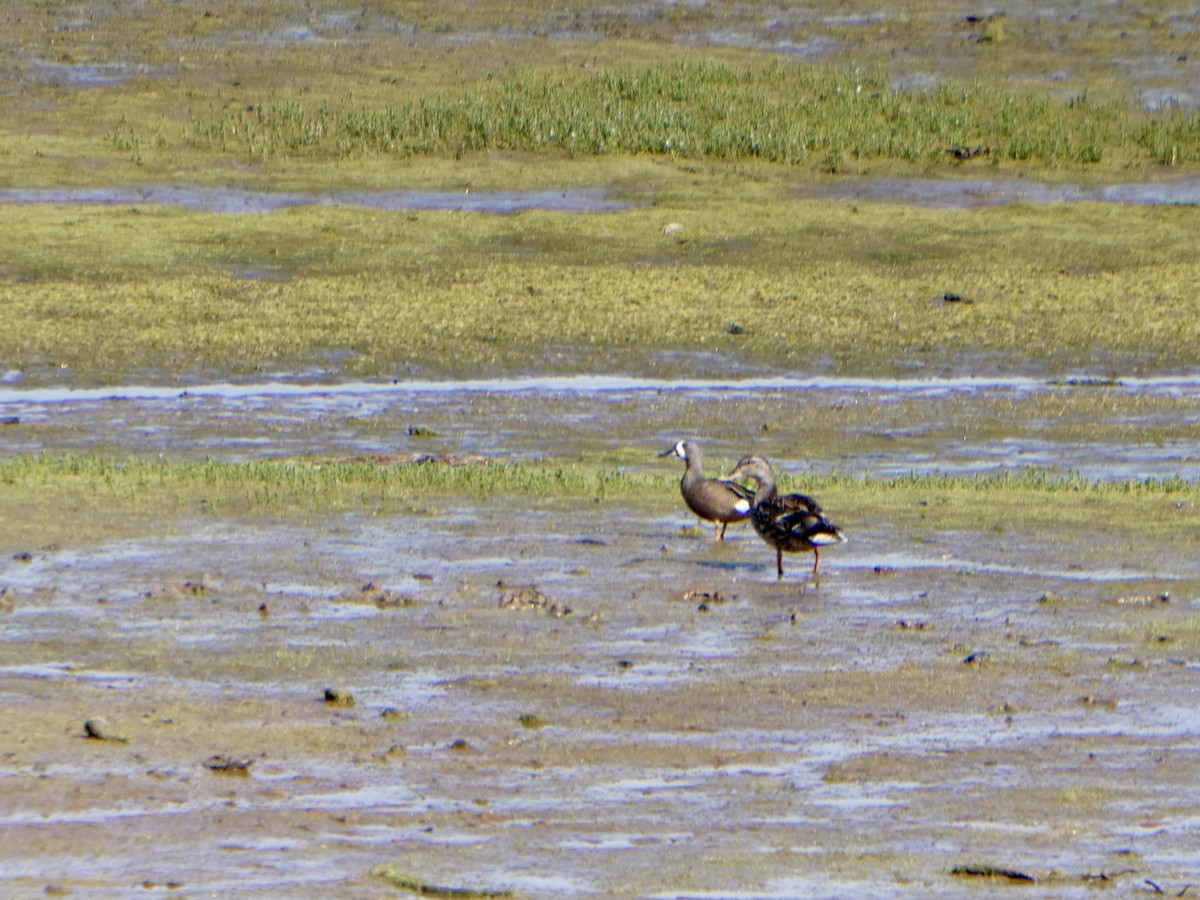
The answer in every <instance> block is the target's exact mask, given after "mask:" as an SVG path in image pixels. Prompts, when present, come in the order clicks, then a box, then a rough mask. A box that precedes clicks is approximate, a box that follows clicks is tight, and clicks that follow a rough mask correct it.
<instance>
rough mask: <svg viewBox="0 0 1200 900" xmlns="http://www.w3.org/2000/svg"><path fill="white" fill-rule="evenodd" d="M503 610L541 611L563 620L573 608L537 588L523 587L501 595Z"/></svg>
mask: <svg viewBox="0 0 1200 900" xmlns="http://www.w3.org/2000/svg"><path fill="white" fill-rule="evenodd" d="M500 608H501V609H540V610H543V611H545V612H546V613H547V614H548V615H551V616H554V617H556V618H560V619H561V618H563V617H564V616H569V615H571V612H572V610H571V607H569V606H567V605H566V604H564V603H561V602H559V601H558V600H555V599H554V598H552V597H547V596H546V595H545V594H543V593H542V592H541V591H539V590H538V589H537V588H536V587H532V586H531V587H523V588H519V589H517V590H515V591H506V592H505V593H503V594H501V595H500Z"/></svg>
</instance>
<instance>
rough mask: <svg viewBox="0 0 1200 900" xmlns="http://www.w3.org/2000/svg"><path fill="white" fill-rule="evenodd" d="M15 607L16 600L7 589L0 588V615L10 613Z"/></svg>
mask: <svg viewBox="0 0 1200 900" xmlns="http://www.w3.org/2000/svg"><path fill="white" fill-rule="evenodd" d="M16 607H17V601H16V598H15V597H14V596H13V593H12V591H10V590H9V589H8V588H6V587H3V588H0V613H10V612H12V611H13V610H14V609H16Z"/></svg>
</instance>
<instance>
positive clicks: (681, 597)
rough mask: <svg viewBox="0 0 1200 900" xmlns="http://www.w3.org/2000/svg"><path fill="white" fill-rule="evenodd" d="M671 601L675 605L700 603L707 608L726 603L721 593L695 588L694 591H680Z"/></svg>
mask: <svg viewBox="0 0 1200 900" xmlns="http://www.w3.org/2000/svg"><path fill="white" fill-rule="evenodd" d="M671 601H672V602H673V603H699V604H701V605H703V606H705V607H707V606H710V605H715V604H718V603H724V602H725V597H724V595H723V594H722V593H721V592H720V591H713V590H705V589H699V588H694V589H692V590H687V591H680V592H679V593H678V594H675V595H674V596H673V597H671Z"/></svg>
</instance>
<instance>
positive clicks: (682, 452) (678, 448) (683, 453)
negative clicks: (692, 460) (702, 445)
mask: <svg viewBox="0 0 1200 900" xmlns="http://www.w3.org/2000/svg"><path fill="white" fill-rule="evenodd" d="M675 454H676V455H677V456H678V457H679V458H680V459H684V460H686V459H687V451H686V450H684V449H683V441H680V442H679V443H678V444H676V445H675Z"/></svg>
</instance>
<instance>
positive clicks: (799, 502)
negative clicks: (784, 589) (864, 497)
mask: <svg viewBox="0 0 1200 900" xmlns="http://www.w3.org/2000/svg"><path fill="white" fill-rule="evenodd" d="M735 478H751V479H753V480H754V481H756V482H757V483H758V489H757V490H755V492H754V501H753V503H752V504H751V506H750V521H751V522H752V523H753V524H754V530H755V531H757V532H758V536H759V537H761V538H762V539H763V540H764V541H766V542H767V543H768V544H770V545H771V546H772V547H774V548H775V563H776V567H777V568H778V570H779V578H780V580H782V579H783V554H784V553H799V552H801V551H804V550H811V551H812V552H813V557H814V559H813V567H812V574H813V575H816V574H817V570H818V568H819V567H820V565H821V548H822V547H824V546H825V545H827V544H840V543H843V542H844V541H845V540H846V535H845V534H843V533H842V529H840V528H838V527H837V526H836V525H834V524H833V523H832V522H830V521H829V520H828V519H827V518H825V514H824V513H823V512H822V511H821V506H820V504H819V503H817V501H816V500H814V499H813V498H812V497H807V496H805V495H804V494H785V495H783V496H780V494H779V489H778V488H777V487H776V486H775V471H774V470H773V469H772V468H771V464H770V463H769V462H767V461H766V460H765V459H763V458H762V457H761V456H746V457H743V458H742V459H741V460H739V461H738V464H737V465H736V466H734V469H733V471H732V472H730V473H729V474H728V475H726V476H725V477H724V478H723V479H721V480H722V481H730V480H732V479H735Z"/></svg>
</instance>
